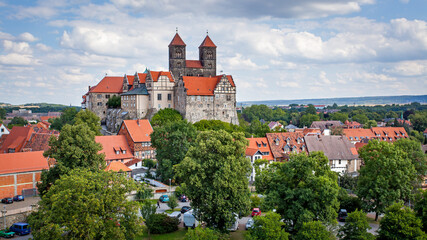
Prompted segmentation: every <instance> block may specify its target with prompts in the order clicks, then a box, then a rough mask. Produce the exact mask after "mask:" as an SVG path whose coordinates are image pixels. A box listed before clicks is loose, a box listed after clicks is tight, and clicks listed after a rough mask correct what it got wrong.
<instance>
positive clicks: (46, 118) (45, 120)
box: [40, 96, 86, 122]
mask: <svg viewBox="0 0 427 240" xmlns="http://www.w3.org/2000/svg"><path fill="white" fill-rule="evenodd" d="M83 97H84V99H86V96H83ZM50 118H57V116H41V117H40V120H41V121H42V122H47V121H48V120H49V119H50Z"/></svg>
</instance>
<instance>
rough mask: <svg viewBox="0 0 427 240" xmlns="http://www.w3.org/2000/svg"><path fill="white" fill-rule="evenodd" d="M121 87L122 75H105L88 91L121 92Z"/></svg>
mask: <svg viewBox="0 0 427 240" xmlns="http://www.w3.org/2000/svg"><path fill="white" fill-rule="evenodd" d="M122 88H123V77H110V76H105V77H104V78H103V79H102V80H101V81H100V82H99V83H98V85H96V86H95V87H94V88H91V89H90V91H89V92H93V93H121V92H122Z"/></svg>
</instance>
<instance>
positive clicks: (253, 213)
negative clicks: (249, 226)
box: [251, 208, 261, 217]
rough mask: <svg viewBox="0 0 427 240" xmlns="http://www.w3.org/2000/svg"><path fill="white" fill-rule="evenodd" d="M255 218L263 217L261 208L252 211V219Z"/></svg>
mask: <svg viewBox="0 0 427 240" xmlns="http://www.w3.org/2000/svg"><path fill="white" fill-rule="evenodd" d="M253 216H261V210H259V208H254V209H252V213H251V217H253Z"/></svg>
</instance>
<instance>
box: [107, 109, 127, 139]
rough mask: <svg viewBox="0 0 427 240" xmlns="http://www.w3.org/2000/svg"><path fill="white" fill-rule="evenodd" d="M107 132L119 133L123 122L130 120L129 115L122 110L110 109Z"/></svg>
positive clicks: (108, 110) (108, 111)
mask: <svg viewBox="0 0 427 240" xmlns="http://www.w3.org/2000/svg"><path fill="white" fill-rule="evenodd" d="M105 119H106V120H105V125H106V127H107V131H109V132H111V133H117V132H118V130H119V127H120V125H121V124H122V122H123V120H125V119H129V117H128V113H127V112H126V111H124V110H122V109H120V108H109V109H107V114H106V117H105Z"/></svg>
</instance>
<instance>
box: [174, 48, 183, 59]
mask: <svg viewBox="0 0 427 240" xmlns="http://www.w3.org/2000/svg"><path fill="white" fill-rule="evenodd" d="M175 57H176V58H182V51H181V49H177V50H176V51H175Z"/></svg>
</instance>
